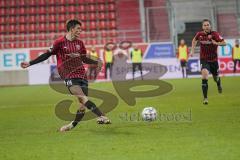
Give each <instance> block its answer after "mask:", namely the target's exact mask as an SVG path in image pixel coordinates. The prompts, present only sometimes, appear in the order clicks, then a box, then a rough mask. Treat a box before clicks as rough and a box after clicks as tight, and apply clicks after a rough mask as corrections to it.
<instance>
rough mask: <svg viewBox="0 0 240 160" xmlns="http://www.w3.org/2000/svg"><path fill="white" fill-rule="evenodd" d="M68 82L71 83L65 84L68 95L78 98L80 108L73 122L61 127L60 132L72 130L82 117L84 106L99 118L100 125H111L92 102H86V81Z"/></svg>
mask: <svg viewBox="0 0 240 160" xmlns="http://www.w3.org/2000/svg"><path fill="white" fill-rule="evenodd" d="M70 81H71V83H66V84H67V86H68V89H69V91H70V93H71V94H73V95H75V96H76V97H77V98H78V100H79V102H80V107H79V109H78V110H77V114H76V116H75V119H74V121H72V122H71V123H70V124H67V125H65V126H63V127H62V128H61V129H60V131H69V130H71V129H73V128H74V127H75V126H76V125H77V124H78V123H79V122H80V121H81V120H82V118H83V117H84V114H85V106H86V107H87V108H88V109H90V110H91V111H92V112H93V113H94V114H96V115H97V116H98V117H99V118H100V120H98V121H100V122H101V123H106V124H109V123H111V122H110V120H109V119H108V118H107V117H105V116H104V114H103V113H102V112H101V111H100V110H99V108H97V107H96V105H95V104H94V103H93V102H92V101H90V100H88V97H87V95H88V87H87V85H88V84H87V81H86V82H85V81H84V80H78V82H72V80H70ZM74 81H75V80H74ZM80 81H81V82H80Z"/></svg>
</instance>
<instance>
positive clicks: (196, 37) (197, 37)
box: [194, 32, 200, 41]
mask: <svg viewBox="0 0 240 160" xmlns="http://www.w3.org/2000/svg"><path fill="white" fill-rule="evenodd" d="M199 37H200V32H197V34H196V35H195V37H194V38H195V40H197V41H198V40H199Z"/></svg>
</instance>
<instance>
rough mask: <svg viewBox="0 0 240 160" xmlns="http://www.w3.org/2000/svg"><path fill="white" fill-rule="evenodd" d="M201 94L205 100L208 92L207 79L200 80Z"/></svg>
mask: <svg viewBox="0 0 240 160" xmlns="http://www.w3.org/2000/svg"><path fill="white" fill-rule="evenodd" d="M202 92H203V97H204V98H207V92H208V80H207V79H202Z"/></svg>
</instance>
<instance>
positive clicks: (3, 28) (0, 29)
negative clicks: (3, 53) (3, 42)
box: [0, 25, 6, 33]
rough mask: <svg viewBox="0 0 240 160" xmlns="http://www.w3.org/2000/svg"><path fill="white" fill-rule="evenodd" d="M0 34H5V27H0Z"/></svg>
mask: <svg viewBox="0 0 240 160" xmlns="http://www.w3.org/2000/svg"><path fill="white" fill-rule="evenodd" d="M0 32H1V33H5V32H6V27H5V25H0Z"/></svg>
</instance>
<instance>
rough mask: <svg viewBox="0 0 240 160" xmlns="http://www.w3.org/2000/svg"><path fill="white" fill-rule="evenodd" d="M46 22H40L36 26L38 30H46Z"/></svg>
mask: <svg viewBox="0 0 240 160" xmlns="http://www.w3.org/2000/svg"><path fill="white" fill-rule="evenodd" d="M46 28H47V27H46V24H45V23H40V24H39V25H38V26H37V29H38V31H40V32H46Z"/></svg>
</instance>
